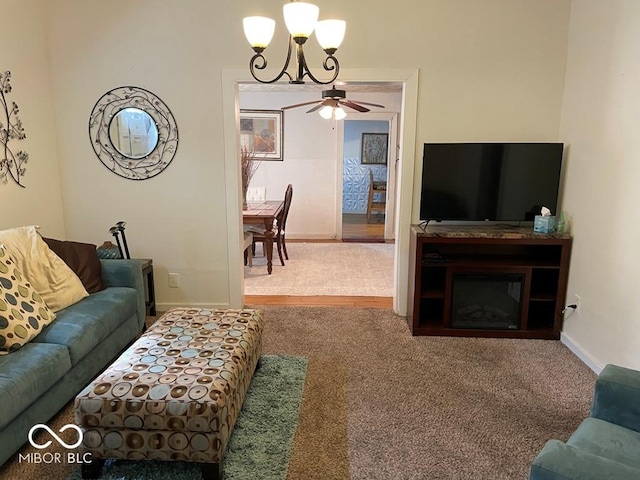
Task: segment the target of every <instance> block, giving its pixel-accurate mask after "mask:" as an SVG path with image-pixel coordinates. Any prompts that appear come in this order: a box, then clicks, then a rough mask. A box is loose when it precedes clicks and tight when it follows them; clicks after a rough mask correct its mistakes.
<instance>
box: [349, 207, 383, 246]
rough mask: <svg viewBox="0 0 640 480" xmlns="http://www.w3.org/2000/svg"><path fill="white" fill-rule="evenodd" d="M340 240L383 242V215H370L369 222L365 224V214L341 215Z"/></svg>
mask: <svg viewBox="0 0 640 480" xmlns="http://www.w3.org/2000/svg"><path fill="white" fill-rule="evenodd" d="M342 239H343V240H345V241H349V240H353V239H357V240H361V241H366V240H369V241H380V242H384V215H379V214H378V215H371V222H370V223H367V216H366V215H365V214H358V213H343V214H342Z"/></svg>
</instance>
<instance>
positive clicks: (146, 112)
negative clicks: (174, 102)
mask: <svg viewBox="0 0 640 480" xmlns="http://www.w3.org/2000/svg"><path fill="white" fill-rule="evenodd" d="M89 137H90V138H91V145H92V146H93V150H94V151H95V152H96V155H97V156H98V158H99V159H100V161H101V162H102V164H103V165H104V166H105V167H107V168H108V169H109V170H111V171H112V172H113V173H115V174H116V175H120V176H121V177H124V178H128V179H130V180H146V179H147V178H151V177H155V176H156V175H158V174H159V173H161V172H162V171H163V170H164V169H165V168H167V167H168V166H169V164H170V163H171V160H173V157H174V156H175V154H176V151H177V150H178V127H177V125H176V121H175V118H174V117H173V114H172V113H171V111H170V110H169V107H167V106H166V105H165V103H164V102H163V101H162V100H160V99H159V98H158V97H157V96H156V95H154V94H153V93H151V92H149V91H148V90H145V89H144V88H139V87H131V86H128V87H118V88H114V89H113V90H111V91H109V92H107V93H105V94H104V95H103V96H102V97H101V98H100V100H98V102H97V103H96V104H95V106H94V107H93V111H92V112H91V117H90V118H89Z"/></svg>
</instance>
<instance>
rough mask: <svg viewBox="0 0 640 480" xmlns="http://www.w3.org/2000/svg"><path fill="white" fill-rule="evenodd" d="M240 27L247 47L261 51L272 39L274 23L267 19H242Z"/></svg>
mask: <svg viewBox="0 0 640 480" xmlns="http://www.w3.org/2000/svg"><path fill="white" fill-rule="evenodd" d="M242 26H243V27H244V35H245V36H246V37H247V41H248V42H249V45H251V47H252V48H253V49H254V50H256V49H258V50H259V51H262V50H264V49H265V48H267V46H268V45H269V43H270V42H271V39H272V38H273V34H274V32H275V29H276V21H275V20H273V19H271V18H267V17H245V18H243V19H242ZM258 50H256V51H258Z"/></svg>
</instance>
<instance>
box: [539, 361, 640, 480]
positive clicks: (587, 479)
mask: <svg viewBox="0 0 640 480" xmlns="http://www.w3.org/2000/svg"><path fill="white" fill-rule="evenodd" d="M529 479H530V480H555V479H562V480H571V479H575V480H578V479H580V480H605V479H616V480H625V479H629V480H631V479H635V480H637V479H640V372H638V371H635V370H631V369H628V368H623V367H619V366H616V365H607V366H606V367H605V368H604V370H602V372H601V373H600V375H599V376H598V379H597V380H596V386H595V392H594V399H593V405H592V408H591V415H590V417H589V418H587V419H586V420H584V421H583V422H582V423H581V424H580V426H579V427H578V428H577V429H576V431H575V432H573V434H572V435H571V436H570V437H569V440H567V442H566V443H563V442H561V441H559V440H549V441H548V442H547V443H546V445H545V446H544V448H543V449H542V451H541V452H540V453H539V454H538V456H537V457H536V458H535V460H534V461H533V464H532V465H531V470H530V474H529Z"/></svg>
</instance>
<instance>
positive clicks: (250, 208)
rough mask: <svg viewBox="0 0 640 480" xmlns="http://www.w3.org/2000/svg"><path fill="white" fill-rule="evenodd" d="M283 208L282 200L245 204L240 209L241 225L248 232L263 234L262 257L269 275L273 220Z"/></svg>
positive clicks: (271, 257)
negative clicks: (248, 230) (245, 227)
mask: <svg viewBox="0 0 640 480" xmlns="http://www.w3.org/2000/svg"><path fill="white" fill-rule="evenodd" d="M283 208H284V201H283V200H264V201H260V202H247V206H246V208H244V207H243V209H242V223H243V224H244V225H245V226H248V227H249V228H250V231H254V232H256V233H264V255H265V257H266V258H267V273H268V274H269V275H271V271H272V270H273V262H272V261H273V237H274V235H275V232H274V231H273V223H274V220H275V219H276V218H277V217H278V215H280V213H281V212H282V209H283Z"/></svg>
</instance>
